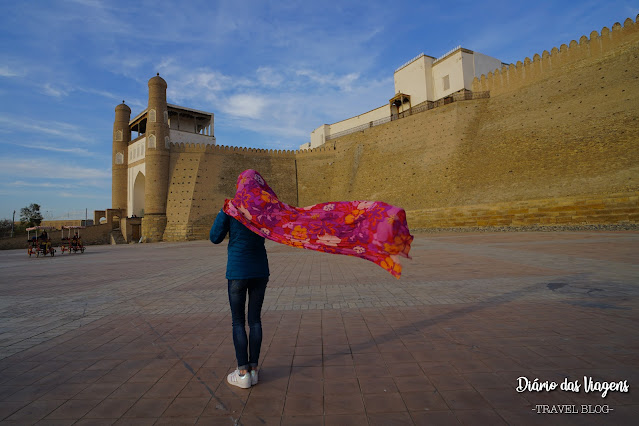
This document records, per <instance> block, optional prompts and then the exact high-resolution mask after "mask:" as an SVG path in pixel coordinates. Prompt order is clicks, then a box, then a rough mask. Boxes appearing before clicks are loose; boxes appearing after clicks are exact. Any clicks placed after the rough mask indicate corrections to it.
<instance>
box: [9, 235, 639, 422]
mask: <svg viewBox="0 0 639 426" xmlns="http://www.w3.org/2000/svg"><path fill="white" fill-rule="evenodd" d="M267 244H268V252H269V260H270V266H271V274H272V275H271V280H270V282H269V287H268V289H267V296H266V299H265V303H264V310H263V329H264V341H263V344H262V357H261V358H262V368H263V370H262V371H261V375H260V383H259V384H258V385H257V386H255V387H253V388H251V389H249V390H242V389H237V388H231V387H230V386H229V385H227V383H226V381H225V377H226V374H227V373H228V372H230V371H231V370H232V369H233V368H234V366H235V359H234V351H233V342H232V336H231V327H230V323H231V320H230V316H229V308H228V299H227V294H226V281H225V279H224V273H225V267H226V246H225V245H224V244H222V245H220V246H214V245H212V244H210V243H209V242H208V241H197V242H188V243H160V244H148V245H128V246H91V247H89V248H88V250H87V251H86V252H85V253H84V254H72V255H64V256H60V255H58V256H56V257H54V258H29V257H28V256H27V254H26V250H13V251H4V252H0V422H1V423H2V424H21V425H22V424H46V425H58V424H60V425H70V424H91V425H102V424H105V425H110V424H118V425H119V424H135V425H144V424H171V425H173V424H195V423H197V424H213V425H215V424H224V425H233V424H242V425H251V424H267V425H268V424H281V425H289V424H291V425H306V424H311V425H322V424H323V425H340V424H344V425H360V424H369V425H393V424H400V425H406V424H435V425H436V424H443V425H452V424H489V425H499V424H513V425H518V424H523V425H527V424H531V425H533V424H579V425H588V424H630V423H631V422H633V421H634V420H636V418H638V416H639V397H638V395H639V394H638V393H637V390H636V389H634V386H639V368H638V366H639V356H638V355H639V342H638V339H637V336H639V315H637V312H638V309H639V256H638V253H639V233H637V232H558V233H486V234H420V235H418V236H417V237H416V239H415V242H414V245H413V249H412V252H411V254H412V255H413V260H412V261H404V275H403V277H402V279H401V280H399V281H398V280H396V279H394V278H393V277H391V276H390V274H388V273H386V272H385V271H383V270H382V269H381V268H379V267H378V266H376V265H374V264H373V263H371V262H367V261H364V260H361V259H355V258H350V257H346V256H336V255H328V254H323V253H317V252H310V251H305V250H299V249H292V248H289V247H285V246H280V245H275V244H271V243H270V242H267ZM520 376H525V377H528V378H530V379H531V380H532V379H534V378H539V379H540V380H544V381H545V380H549V381H555V382H558V383H560V382H561V381H563V379H564V378H566V377H568V378H569V379H570V380H579V381H583V376H588V377H592V378H593V380H598V381H607V382H610V381H621V380H627V381H628V384H629V385H630V392H628V393H620V392H610V393H609V394H608V396H606V398H605V399H604V398H602V397H601V396H600V394H599V393H592V392H591V393H585V392H584V391H583V390H582V391H581V392H579V393H572V392H563V391H559V390H556V391H553V392H522V393H518V392H517V391H516V390H515V387H516V386H517V378H518V377H520ZM557 404H563V405H570V406H573V405H574V406H575V408H576V409H578V410H581V406H582V405H590V406H591V407H593V409H594V407H596V406H599V407H601V406H603V405H607V406H609V408H611V409H613V411H610V412H609V413H608V414H581V413H580V414H537V413H536V411H534V410H533V409H534V408H535V407H536V406H537V405H548V406H553V405H555V406H556V405H557ZM633 423H634V422H633Z"/></svg>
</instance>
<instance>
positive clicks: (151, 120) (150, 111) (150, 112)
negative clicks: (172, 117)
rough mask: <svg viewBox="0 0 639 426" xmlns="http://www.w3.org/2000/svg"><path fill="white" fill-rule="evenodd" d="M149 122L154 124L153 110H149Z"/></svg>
mask: <svg viewBox="0 0 639 426" xmlns="http://www.w3.org/2000/svg"><path fill="white" fill-rule="evenodd" d="M149 121H150V122H151V123H155V110H154V109H150V110H149Z"/></svg>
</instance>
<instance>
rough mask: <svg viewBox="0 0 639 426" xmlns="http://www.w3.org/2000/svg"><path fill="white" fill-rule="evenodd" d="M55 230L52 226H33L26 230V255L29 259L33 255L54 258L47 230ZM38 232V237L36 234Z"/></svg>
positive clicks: (53, 250) (53, 249)
mask: <svg viewBox="0 0 639 426" xmlns="http://www.w3.org/2000/svg"><path fill="white" fill-rule="evenodd" d="M52 229H55V228H54V227H52V226H34V227H31V228H27V242H28V244H29V248H28V249H27V253H28V254H29V257H31V255H33V254H35V255H36V257H40V255H42V256H46V255H50V256H55V248H53V246H52V245H51V238H49V233H48V232H47V230H52ZM39 231H40V235H38V232H39ZM31 232H33V234H34V235H33V237H32V236H31Z"/></svg>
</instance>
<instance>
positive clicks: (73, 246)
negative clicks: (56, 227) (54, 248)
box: [60, 226, 85, 254]
mask: <svg viewBox="0 0 639 426" xmlns="http://www.w3.org/2000/svg"><path fill="white" fill-rule="evenodd" d="M84 228H85V227H84V226H63V227H62V240H61V243H60V250H61V251H62V254H64V252H67V251H68V252H69V254H71V253H72V252H73V253H77V252H80V253H84V244H82V238H81V237H80V229H84ZM65 230H66V231H67V234H66V237H65V235H64V231H65ZM71 232H73V236H72V235H71Z"/></svg>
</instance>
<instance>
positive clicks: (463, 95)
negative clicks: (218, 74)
mask: <svg viewBox="0 0 639 426" xmlns="http://www.w3.org/2000/svg"><path fill="white" fill-rule="evenodd" d="M486 98H490V92H488V91H483V92H471V91H470V90H461V91H459V92H456V93H453V94H451V95H449V96H446V97H445V98H442V99H439V100H437V101H434V102H433V101H426V102H422V103H421V104H419V105H416V106H414V107H411V108H409V109H408V110H406V111H403V112H400V113H398V114H394V115H389V116H388V117H384V118H381V119H379V120H375V121H371V122H370V123H367V124H362V125H361V126H357V127H352V128H350V129H346V130H343V131H341V132H337V133H334V134H330V135H327V136H326V138H325V139H326V140H327V141H329V140H332V139H337V138H340V137H342V136H346V135H350V134H351V133H356V132H362V131H364V130H366V129H370V128H371V127H375V126H379V125H382V124H386V123H389V122H391V121H394V120H397V119H400V118H404V117H410V116H411V115H414V114H418V113H420V112H424V111H428V110H431V109H434V108H438V107H440V106H443V105H448V104H450V103H453V102H459V101H470V100H474V99H486Z"/></svg>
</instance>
